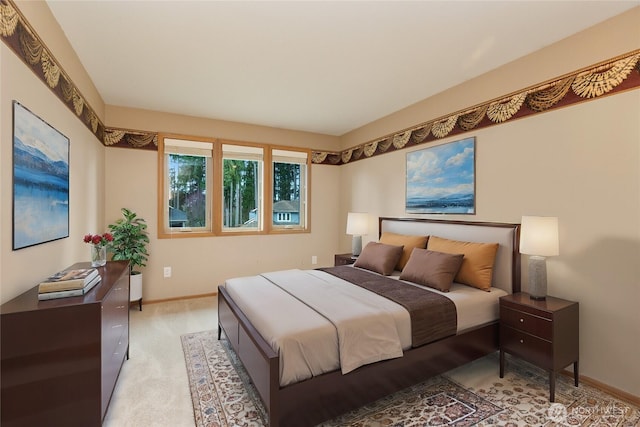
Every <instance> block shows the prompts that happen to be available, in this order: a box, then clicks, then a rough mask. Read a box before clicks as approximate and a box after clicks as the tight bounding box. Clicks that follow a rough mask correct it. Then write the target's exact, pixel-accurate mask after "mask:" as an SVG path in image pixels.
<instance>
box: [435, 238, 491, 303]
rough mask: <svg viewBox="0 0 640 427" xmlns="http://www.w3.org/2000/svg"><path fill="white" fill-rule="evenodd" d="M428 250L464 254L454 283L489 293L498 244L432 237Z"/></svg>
mask: <svg viewBox="0 0 640 427" xmlns="http://www.w3.org/2000/svg"><path fill="white" fill-rule="evenodd" d="M427 249H429V250H431V251H438V252H446V253H449V254H464V259H463V260H462V265H461V266H460V270H458V274H456V277H455V278H454V281H456V282H458V283H464V284H465V285H469V286H473V287H474V288H478V289H482V290H485V291H489V288H491V279H492V277H493V264H494V262H495V259H496V252H497V251H498V244H497V243H475V242H461V241H458V240H449V239H443V238H442V237H437V236H431V237H429V243H428V244H427Z"/></svg>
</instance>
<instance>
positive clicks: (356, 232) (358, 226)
mask: <svg viewBox="0 0 640 427" xmlns="http://www.w3.org/2000/svg"><path fill="white" fill-rule="evenodd" d="M368 232H369V216H368V215H367V214H366V213H362V212H349V214H348V216H347V234H351V235H352V236H362V235H364V234H368Z"/></svg>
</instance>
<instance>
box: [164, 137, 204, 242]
mask: <svg viewBox="0 0 640 427" xmlns="http://www.w3.org/2000/svg"><path fill="white" fill-rule="evenodd" d="M162 149H163V168H164V176H165V177H167V178H168V179H167V180H166V181H165V182H163V185H162V187H163V202H162V209H163V210H164V212H163V213H164V215H163V218H164V224H163V225H162V226H163V230H164V232H166V233H171V232H184V231H196V232H211V208H210V207H211V200H210V198H211V187H212V175H213V174H212V170H213V162H212V157H213V144H212V143H211V142H203V141H192V140H187V139H177V138H165V139H164V144H163V147H162Z"/></svg>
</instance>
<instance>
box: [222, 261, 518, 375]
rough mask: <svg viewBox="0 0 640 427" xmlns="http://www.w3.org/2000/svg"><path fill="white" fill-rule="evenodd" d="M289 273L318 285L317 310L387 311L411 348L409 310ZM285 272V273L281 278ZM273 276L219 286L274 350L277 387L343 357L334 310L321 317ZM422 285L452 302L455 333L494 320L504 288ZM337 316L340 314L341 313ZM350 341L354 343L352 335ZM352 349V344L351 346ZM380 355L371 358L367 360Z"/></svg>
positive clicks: (335, 282)
mask: <svg viewBox="0 0 640 427" xmlns="http://www.w3.org/2000/svg"><path fill="white" fill-rule="evenodd" d="M294 271H295V272H296V273H295V274H296V275H297V274H298V272H299V273H301V274H302V275H303V276H302V277H307V278H308V283H310V284H315V285H314V286H322V288H323V292H321V293H320V296H321V298H320V299H322V297H324V298H325V302H328V304H322V303H320V307H319V309H320V311H326V310H330V311H332V309H331V307H332V306H335V307H338V306H340V305H342V306H343V307H346V308H347V310H346V311H347V312H354V313H359V314H358V315H357V316H360V315H361V314H362V310H364V311H365V312H366V311H367V310H368V308H361V309H358V310H352V309H350V307H351V304H352V303H353V301H359V304H364V305H365V307H377V308H379V309H381V310H382V311H383V312H385V313H386V315H385V316H390V317H391V318H392V319H393V323H394V324H395V329H396V333H397V336H398V338H399V340H400V345H401V347H402V349H405V350H406V349H408V348H410V347H411V322H410V318H409V313H408V312H407V311H406V310H405V309H404V308H403V307H402V306H400V305H399V304H396V303H395V302H393V301H390V300H388V299H387V298H384V297H382V296H379V295H377V294H375V293H373V292H369V291H367V290H365V289H363V288H361V287H359V286H355V285H353V284H351V283H349V282H347V281H344V280H342V279H340V278H337V277H335V276H333V275H330V274H328V273H325V272H322V271H317V270H304V271H303V270H294ZM285 273H286V272H285ZM287 275H288V273H287V274H285V275H284V276H287ZM275 276H282V272H275V273H267V274H265V275H261V276H251V277H242V278H234V279H230V280H227V281H226V282H225V284H224V286H225V288H226V290H227V291H228V292H229V295H230V296H231V298H233V300H234V301H235V302H236V304H237V305H238V306H239V307H240V309H241V310H242V311H243V312H244V314H245V315H246V316H247V317H248V319H249V320H250V321H251V323H252V324H253V325H254V326H255V327H256V329H257V330H258V332H259V333H260V335H262V337H263V338H264V339H265V340H266V341H267V342H268V343H269V344H270V345H271V347H272V348H273V349H274V350H275V351H277V352H278V353H279V355H280V385H281V386H285V385H288V384H292V383H295V382H299V381H302V380H305V379H308V378H311V377H313V376H317V375H320V374H322V373H325V372H330V371H333V370H336V369H340V359H341V357H343V356H344V355H341V352H340V343H339V339H338V332H337V330H336V327H335V326H334V324H333V323H332V321H330V320H328V319H327V318H326V317H325V315H334V314H328V313H326V312H325V315H322V314H320V313H319V312H317V311H316V310H314V309H313V308H311V307H309V306H307V305H305V304H302V303H300V302H299V301H298V299H297V298H296V297H295V296H293V295H291V294H290V293H289V292H287V291H285V290H284V289H282V288H281V287H279V286H276V285H274V284H273V283H272V282H271V281H270V279H269V278H271V279H274V278H275ZM416 286H418V285H416ZM306 288H307V289H308V288H309V286H306ZM329 289H330V290H329ZM426 289H428V290H430V291H434V292H436V293H440V294H442V295H444V296H446V297H447V298H449V299H451V300H452V301H453V302H454V304H455V306H456V310H457V312H458V328H457V330H458V332H463V331H464V330H466V329H469V328H473V327H475V326H480V325H484V324H486V323H488V322H491V321H494V320H496V319H497V318H498V298H499V297H500V296H502V295H506V292H505V291H502V290H500V289H494V288H492V290H491V292H485V291H481V290H478V289H475V288H471V287H469V286H465V285H460V284H455V283H454V284H453V286H452V288H451V292H448V293H441V292H438V291H435V290H433V289H431V288H426ZM304 292H307V291H304ZM304 292H303V293H304ZM338 295H341V297H338ZM345 297H346V298H347V299H348V300H349V302H348V303H345V302H344V300H342V301H343V302H342V303H341V302H340V301H341V298H345ZM316 308H318V307H316ZM336 313H337V312H336ZM337 316H338V317H344V316H343V315H341V314H337ZM387 332H388V331H387ZM387 332H385V334H386V333H387ZM358 339H359V338H358ZM355 342H356V343H357V339H356V341H355ZM357 347H358V346H357V345H356V346H355V348H357ZM382 353H388V352H387V351H384V352H380V354H381V355H382ZM392 353H393V352H391V353H389V354H384V355H383V356H384V357H382V358H387V357H395V355H393V354H392ZM369 356H371V355H370V354H357V355H356V363H355V364H353V365H352V366H349V367H347V369H346V370H347V371H348V370H351V369H353V366H356V365H358V362H357V360H358V359H362V360H363V361H364V362H365V363H368V362H367V360H366V359H367V358H368V357H369ZM382 358H380V357H377V358H376V357H374V358H371V360H369V362H374V361H377V360H382ZM349 363H351V362H349ZM356 367H357V366H356Z"/></svg>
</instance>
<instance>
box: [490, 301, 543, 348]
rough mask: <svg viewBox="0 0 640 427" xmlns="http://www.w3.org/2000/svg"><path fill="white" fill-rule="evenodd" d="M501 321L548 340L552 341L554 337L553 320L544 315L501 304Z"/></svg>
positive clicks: (502, 323)
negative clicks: (536, 314) (540, 315)
mask: <svg viewBox="0 0 640 427" xmlns="http://www.w3.org/2000/svg"><path fill="white" fill-rule="evenodd" d="M500 322H501V325H506V326H510V327H512V328H514V329H518V330H520V331H524V332H527V333H529V334H531V335H535V336H537V337H540V338H542V339H544V340H547V341H551V340H552V338H553V322H552V321H551V320H549V319H545V318H544V317H539V316H535V315H533V314H529V313H525V312H523V311H518V310H513V309H511V308H508V307H505V306H504V305H501V306H500Z"/></svg>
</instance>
